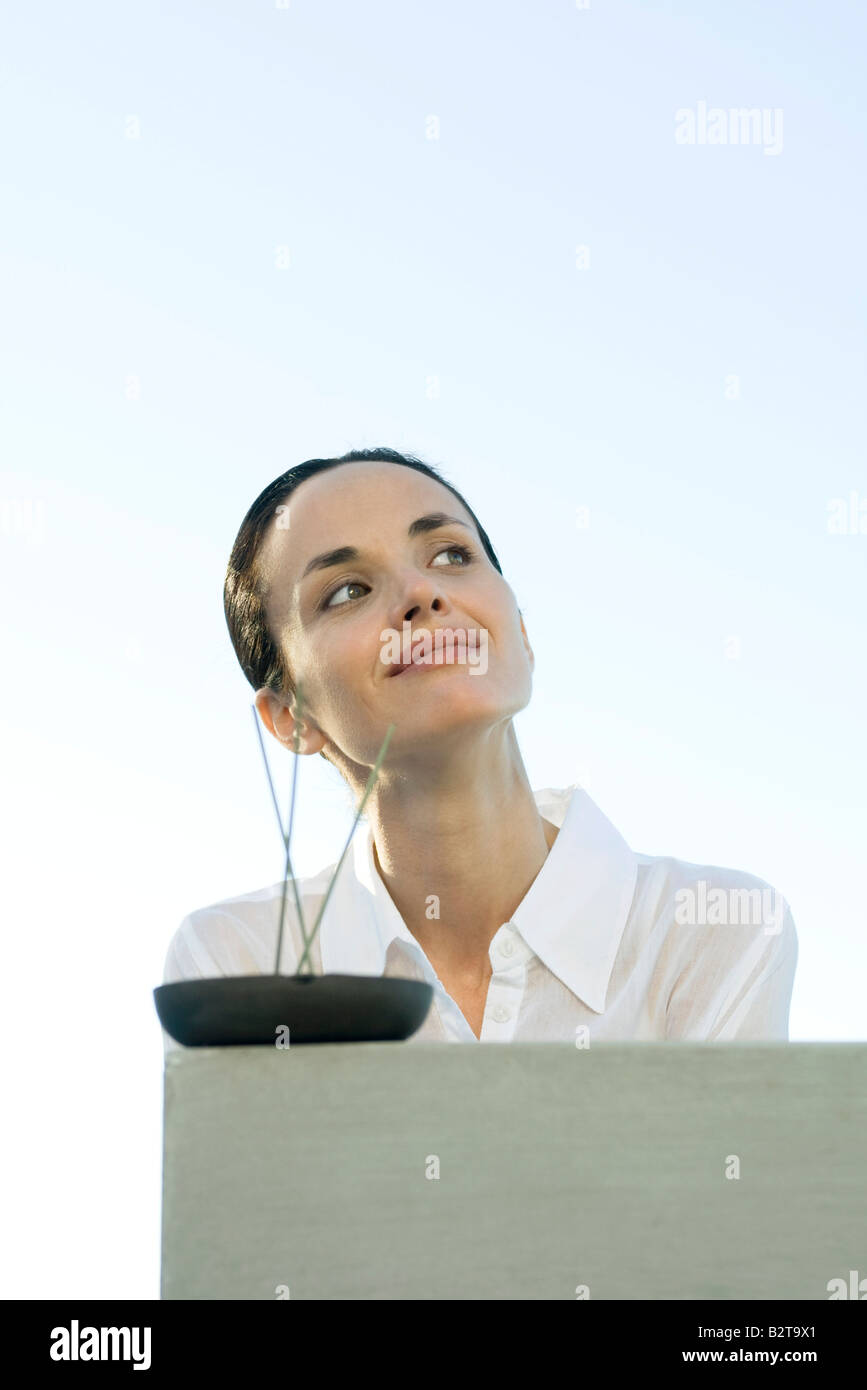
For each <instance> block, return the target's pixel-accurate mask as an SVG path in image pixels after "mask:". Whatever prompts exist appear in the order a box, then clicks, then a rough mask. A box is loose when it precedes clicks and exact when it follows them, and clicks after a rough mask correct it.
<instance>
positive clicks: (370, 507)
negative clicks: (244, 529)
mask: <svg viewBox="0 0 867 1390" xmlns="http://www.w3.org/2000/svg"><path fill="white" fill-rule="evenodd" d="M433 511H443V512H445V513H446V514H447V515H449V516H455V517H460V519H461V520H462V521H465V522H467V523H468V524H469V525H470V526H473V530H475V526H474V523H473V519H472V517H471V516H470V514H469V512H468V511H467V509H466V507H464V506H463V505H462V503H461V502H460V501H459V499H458V498H457V497H455V495H454V493H452V492H450V491H449V489H448V488H447V487H444V486H443V484H442V483H440V482H438V481H437V479H436V478H429V477H428V476H427V474H426V473H419V472H418V471H417V469H415V468H406V467H404V466H403V465H401V464H395V463H386V462H385V461H383V462H374V463H350V464H344V465H341V466H339V467H337V468H326V469H324V470H323V471H322V472H321V473H317V474H315V475H314V477H312V478H307V479H305V481H304V482H303V483H301V484H300V486H299V487H297V488H296V489H295V491H294V492H293V493H292V495H291V497H289V498H288V499H287V501H286V504H285V506H284V510H283V511H282V512H281V513H279V514H275V516H274V518H273V520H272V521H270V522H269V525H268V529H267V531H266V532H265V534H264V536H263V538H262V543H261V546H260V549H259V568H260V573H261V575H262V577H263V579H264V580H265V581H266V583H267V585H268V587H269V590H270V593H271V600H270V602H269V607H270V608H272V613H273V616H274V617H275V619H278V620H280V619H281V618H282V619H283V620H285V618H286V617H288V615H289V611H290V608H291V606H292V602H293V599H294V597H295V595H296V586H297V585H298V584H299V581H300V579H301V576H302V574H303V573H304V568H305V566H306V564H307V562H308V560H310V559H311V558H312V557H313V556H314V555H317V554H321V553H322V552H323V551H326V550H333V549H336V548H337V547H338V546H343V545H354V546H357V548H358V549H359V550H362V549H366V548H367V547H368V546H371V547H372V546H374V545H376V544H377V543H378V542H381V541H382V540H383V539H389V540H391V539H393V540H394V541H396V542H397V541H401V542H402V541H406V539H407V528H408V526H409V524H410V522H411V521H414V520H415V518H416V517H419V516H423V515H424V514H425V513H426V512H433Z"/></svg>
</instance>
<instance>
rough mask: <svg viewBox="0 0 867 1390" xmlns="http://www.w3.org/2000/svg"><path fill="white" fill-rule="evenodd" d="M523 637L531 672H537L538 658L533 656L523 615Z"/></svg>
mask: <svg viewBox="0 0 867 1390" xmlns="http://www.w3.org/2000/svg"><path fill="white" fill-rule="evenodd" d="M518 612H519V613H520V612H521V610H520V608H519V609H518ZM521 635H522V636H523V638H524V647H525V649H526V652H527V656H528V657H529V659H530V670H531V671H533V670H535V668H536V658H535V656H534V655H533V648H532V647H531V646H530V639H529V637H528V636H527V629H526V627H525V626H524V618H523V615H522V617H521Z"/></svg>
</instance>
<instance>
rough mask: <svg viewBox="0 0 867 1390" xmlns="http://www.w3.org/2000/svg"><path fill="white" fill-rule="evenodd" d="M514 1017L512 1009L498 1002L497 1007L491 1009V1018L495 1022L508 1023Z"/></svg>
mask: <svg viewBox="0 0 867 1390" xmlns="http://www.w3.org/2000/svg"><path fill="white" fill-rule="evenodd" d="M511 1017H512V1010H511V1009H504V1008H503V1006H502V1004H498V1005H497V1007H496V1008H495V1009H491V1018H492V1019H493V1020H494V1022H495V1023H506V1022H507V1021H508V1020H509V1019H510V1018H511Z"/></svg>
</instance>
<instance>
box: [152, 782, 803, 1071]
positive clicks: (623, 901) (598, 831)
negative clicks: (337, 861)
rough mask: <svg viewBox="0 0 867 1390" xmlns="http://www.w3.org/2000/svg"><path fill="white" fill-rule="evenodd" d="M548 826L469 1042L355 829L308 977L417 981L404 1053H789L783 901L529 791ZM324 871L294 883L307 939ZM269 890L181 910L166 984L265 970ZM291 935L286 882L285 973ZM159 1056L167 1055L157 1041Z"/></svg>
mask: <svg viewBox="0 0 867 1390" xmlns="http://www.w3.org/2000/svg"><path fill="white" fill-rule="evenodd" d="M534 797H535V800H536V805H537V807H538V809H539V812H540V814H541V815H542V816H543V817H544V818H545V819H546V820H549V821H551V822H552V823H553V824H554V825H556V826H558V827H559V834H558V836H557V838H556V840H555V841H554V844H553V846H552V848H551V849H550V850H549V852H548V856H547V858H546V860H545V862H544V864H543V865H542V868H541V870H540V871H539V873H538V874H537V876H536V878H535V879H534V880H533V882H532V884H531V885H530V887H529V889H528V891H527V893H526V894H525V896H524V897H523V898H522V900H521V902H520V903H519V904H518V906H517V907H516V908H515V910H514V912H513V914H512V917H511V920H510V921H508V922H504V923H503V924H502V925H501V926H500V928H499V929H498V931H497V932H496V934H495V935H494V938H493V940H492V941H491V944H490V948H489V957H490V962H491V971H492V974H491V979H490V983H489V986H488V994H487V1000H486V1005H485V1013H484V1019H483V1023H482V1029H481V1036H480V1038H476V1036H475V1034H474V1033H473V1031H472V1029H471V1028H470V1026H469V1024H468V1023H467V1021H466V1019H465V1018H464V1016H463V1014H462V1013H461V1010H460V1009H459V1007H458V1005H457V1004H456V1003H455V1001H454V999H452V997H451V995H449V994H448V992H447V991H446V989H445V988H444V986H443V985H442V984H441V982H440V980H439V978H438V976H437V974H436V972H435V970H434V969H433V966H432V965H431V963H430V961H429V960H428V958H427V956H426V955H425V953H424V951H423V950H422V949H421V947H420V945H419V944H418V942H417V941H416V940H415V938H414V937H413V936H412V934H411V933H410V931H409V930H408V928H407V926H406V924H405V922H404V921H403V918H402V917H401V915H400V913H399V912H398V910H397V907H396V906H395V904H394V902H393V901H392V899H391V897H390V895H389V893H388V890H387V888H386V886H385V884H384V882H383V880H382V879H381V878H380V876H379V872H378V870H377V868H376V864H375V862H374V857H373V835H372V831H371V829H370V827H369V825H368V824H367V823H366V822H361V823H360V824H359V826H358V828H357V829H356V832H355V838H354V840H353V843H352V845H351V847H350V851H349V852H348V853H347V855H346V858H345V859H344V862H343V864H342V866H341V869H340V874H339V876H338V879H337V882H336V883H335V885H334V888H333V891H332V893H331V897H330V898H329V900H328V906H327V908H326V910H325V913H324V915H323V918H322V922H321V924H320V927H319V932H318V934H317V937H316V939H315V941H314V943H313V946H312V947H311V952H310V957H309V958H308V959H311V958H312V964H313V968H314V970H315V971H316V973H320V972H323V971H324V972H326V973H329V974H331V973H336V974H344V975H399V976H404V977H408V978H411V979H421V980H427V981H429V983H430V984H431V985H432V986H433V991H434V993H433V1001H432V1004H431V1008H430V1010H429V1012H428V1015H427V1018H426V1019H425V1022H424V1023H423V1025H422V1027H421V1028H420V1029H419V1030H418V1032H416V1033H414V1034H413V1036H412V1038H410V1039H409V1041H410V1042H417V1041H442V1042H467V1043H478V1042H512V1041H515V1042H572V1043H574V1044H575V1045H576V1046H589V1045H590V1043H591V1041H592V1042H594V1043H595V1042H596V1041H600V1042H604V1041H621V1042H625V1041H671V1040H684V1041H686V1040H688V1041H715V1042H728V1041H730V1040H732V1039H743V1040H757V1039H776V1040H786V1039H787V1038H788V1027H789V1002H790V999H791V994H792V983H793V979H794V974H795V966H796V963H797V958H798V942H797V935H796V932H795V925H794V922H793V920H792V915H791V912H790V910H789V907H788V904H787V903H786V902H785V900H784V899H783V898H782V897H781V896H780V895H779V894H778V893H777V892H776V890H775V889H773V888H771V887H770V885H769V884H767V883H766V882H765V881H764V880H763V879H759V878H756V877H755V876H754V875H752V874H747V873H743V872H740V871H738V870H733V869H724V868H719V867H717V866H710V865H699V864H689V863H685V862H684V861H682V860H679V859H672V858H669V857H668V856H664V857H663V856H654V855H642V854H636V853H634V852H633V851H632V850H631V849H630V848H629V846H628V845H627V844H626V841H625V840H624V839H623V837H622V836H621V835H620V834H619V832H618V831H617V830H616V829H615V828H614V826H613V825H612V824H611V822H610V821H609V820H608V819H607V818H606V817H605V816H604V815H603V814H602V812H601V811H600V810H599V808H598V807H597V806H596V805H595V804H594V802H593V801H592V800H591V799H590V797H589V796H588V795H587V793H586V791H584V790H583V789H582V788H580V787H578V786H577V785H573V786H570V787H566V788H565V789H562V790H554V789H551V788H547V789H545V790H544V791H537V792H534ZM334 867H335V866H334V865H331V866H330V867H329V868H327V869H323V870H322V872H321V873H319V874H316V875H315V876H314V877H311V878H307V879H299V880H298V891H299V894H300V897H301V904H302V908H303V912H304V921H305V926H306V929H307V931H308V933H309V932H310V931H311V929H312V927H313V923H314V921H315V920H316V915H317V913H318V911H319V908H320V906H321V904H322V901H323V899H324V896H325V894H326V892H327V889H328V884H329V882H330V879H331V877H332V875H333V872H334ZM282 892H283V885H282V882H281V883H276V884H272V885H271V886H269V887H267V888H262V889H259V890H258V891H257V892H254V893H247V894H244V895H242V896H240V897H237V898H231V899H228V900H226V901H224V902H220V903H215V904H214V905H212V906H210V907H204V908H199V909H198V910H196V911H194V912H191V913H190V914H189V915H188V916H187V917H185V918H184V920H183V921H182V922H181V924H180V926H179V927H178V929H177V931H176V932H175V934H174V937H173V938H172V941H171V944H170V946H169V949H168V953H167V956H166V962H165V970H164V982H165V983H168V982H170V981H173V980H187V979H198V978H202V977H204V978H207V977H210V976H219V975H257V974H266V973H270V972H271V971H273V969H274V953H275V950H276V944H277V930H278V924H279V917H280V899H281V896H282ZM301 951H302V937H301V932H300V930H299V925H298V921H297V915H296V912H295V904H294V893H293V892H292V889H291V885H290V888H289V892H288V894H287V900H286V914H285V919H284V929H283V950H282V958H281V962H280V969H281V972H282V973H284V974H291V973H293V972H294V971H295V969H296V968H297V964H298V961H299V960H300V957H301ZM163 1039H164V1044H165V1048H166V1051H167V1052H168V1051H169V1050H171V1049H172V1048H175V1047H177V1044H176V1043H174V1042H173V1041H172V1040H171V1039H170V1038H169V1036H168V1034H166V1033H165V1032H164V1033H163Z"/></svg>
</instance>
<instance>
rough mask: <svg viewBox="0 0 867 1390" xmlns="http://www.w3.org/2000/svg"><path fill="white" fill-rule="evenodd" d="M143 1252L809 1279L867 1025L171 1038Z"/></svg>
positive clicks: (828, 1231)
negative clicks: (579, 1043)
mask: <svg viewBox="0 0 867 1390" xmlns="http://www.w3.org/2000/svg"><path fill="white" fill-rule="evenodd" d="M731 1156H735V1157H736V1158H737V1160H738V1161H739V1165H740V1176H739V1178H736V1179H733V1178H727V1177H726V1172H727V1170H728V1171H732V1169H733V1168H734V1160H733V1158H732V1157H731ZM437 1162H438V1165H439V1177H438V1178H435V1177H430V1176H427V1174H429V1173H432V1172H434V1171H435V1170H436V1163H437ZM162 1255H163V1263H162V1297H163V1298H166V1299H272V1300H273V1299H276V1298H279V1297H286V1296H287V1293H286V1289H288V1296H289V1297H291V1298H292V1299H450V1298H451V1299H570V1300H574V1299H575V1298H576V1296H577V1295H576V1289H577V1287H578V1286H579V1285H586V1286H588V1289H589V1297H590V1298H591V1299H644V1298H648V1299H694V1298H698V1299H731V1298H747V1299H780V1298H782V1299H820V1300H822V1299H824V1300H827V1299H828V1298H829V1297H830V1294H829V1291H828V1281H829V1280H832V1279H835V1278H842V1279H844V1280H846V1281H847V1283H848V1281H849V1271H850V1270H858V1271H860V1277H861V1278H864V1277H867V1044H862V1043H728V1044H718V1043H717V1044H714V1043H699V1044H685V1043H640V1044H636V1043H622V1044H615V1043H610V1044H596V1045H594V1046H593V1047H591V1048H590V1049H587V1050H583V1049H578V1048H575V1047H572V1046H571V1045H570V1044H567V1043H529V1044H528V1043H523V1044H514V1043H511V1044H493V1043H489V1044H485V1045H481V1044H480V1045H478V1046H472V1045H469V1044H464V1045H461V1044H447V1043H412V1044H406V1043H364V1044H350V1045H333V1046H332V1045H329V1046H316V1047H301V1046H297V1047H291V1048H289V1049H286V1050H278V1049H276V1048H275V1049H271V1048H257V1047H243V1048H225V1049H217V1048H192V1049H188V1050H184V1051H181V1052H175V1053H170V1054H169V1056H168V1058H167V1060H166V1073H165V1162H164V1172H163V1251H162ZM865 1287H867V1286H865ZM278 1289H279V1290H281V1292H278Z"/></svg>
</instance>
